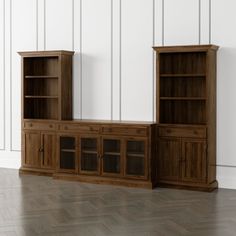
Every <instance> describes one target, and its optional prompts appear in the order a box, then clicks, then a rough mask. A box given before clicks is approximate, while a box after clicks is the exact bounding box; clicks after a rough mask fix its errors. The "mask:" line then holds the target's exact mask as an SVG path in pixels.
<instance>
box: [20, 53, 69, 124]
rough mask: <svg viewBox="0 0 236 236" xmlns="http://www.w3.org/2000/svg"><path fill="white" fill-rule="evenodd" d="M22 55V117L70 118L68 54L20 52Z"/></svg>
mask: <svg viewBox="0 0 236 236" xmlns="http://www.w3.org/2000/svg"><path fill="white" fill-rule="evenodd" d="M19 54H20V55H21V56H22V107H23V109H22V111H23V114H22V117H23V118H24V119H49V120H70V119H72V92H71V91H72V89H71V88H72V55H73V54H74V52H70V51H42V52H41V51H38V52H19Z"/></svg>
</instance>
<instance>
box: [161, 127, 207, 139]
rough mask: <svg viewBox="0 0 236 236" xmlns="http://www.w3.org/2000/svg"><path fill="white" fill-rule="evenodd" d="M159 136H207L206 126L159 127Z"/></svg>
mask: <svg viewBox="0 0 236 236" xmlns="http://www.w3.org/2000/svg"><path fill="white" fill-rule="evenodd" d="M159 136H166V137H183V138H185V137H186V138H206V128H197V127H196V128H194V127H189V128H186V127H159Z"/></svg>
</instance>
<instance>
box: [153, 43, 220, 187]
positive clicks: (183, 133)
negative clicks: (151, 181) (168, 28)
mask: <svg viewBox="0 0 236 236" xmlns="http://www.w3.org/2000/svg"><path fill="white" fill-rule="evenodd" d="M154 50H155V51H156V54H157V55H156V56H157V61H156V67H157V68H156V69H157V83H156V84H157V97H156V104H157V117H156V119H157V126H158V136H159V139H158V143H157V149H158V171H159V173H158V185H159V186H168V187H169V186H172V187H181V188H184V187H185V188H188V189H197V190H206V191H211V190H213V189H215V188H217V181H216V52H217V50H218V46H215V45H196V46H191V45H190V46H167V47H154Z"/></svg>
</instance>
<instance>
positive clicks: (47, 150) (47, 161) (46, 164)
mask: <svg viewBox="0 0 236 236" xmlns="http://www.w3.org/2000/svg"><path fill="white" fill-rule="evenodd" d="M41 144H42V147H43V150H42V151H41V153H40V155H41V167H42V168H45V169H54V168H55V160H56V135H55V134H53V133H42V134H41Z"/></svg>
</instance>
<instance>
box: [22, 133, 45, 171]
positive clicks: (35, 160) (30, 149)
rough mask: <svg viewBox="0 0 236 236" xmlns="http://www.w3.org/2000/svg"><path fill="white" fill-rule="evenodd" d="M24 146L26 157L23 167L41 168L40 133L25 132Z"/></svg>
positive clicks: (23, 159) (24, 157)
mask: <svg viewBox="0 0 236 236" xmlns="http://www.w3.org/2000/svg"><path fill="white" fill-rule="evenodd" d="M22 146H23V150H24V155H23V158H22V161H23V166H24V167H29V168H40V167H41V160H40V151H41V135H40V132H38V131H24V132H23V139H22Z"/></svg>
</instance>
